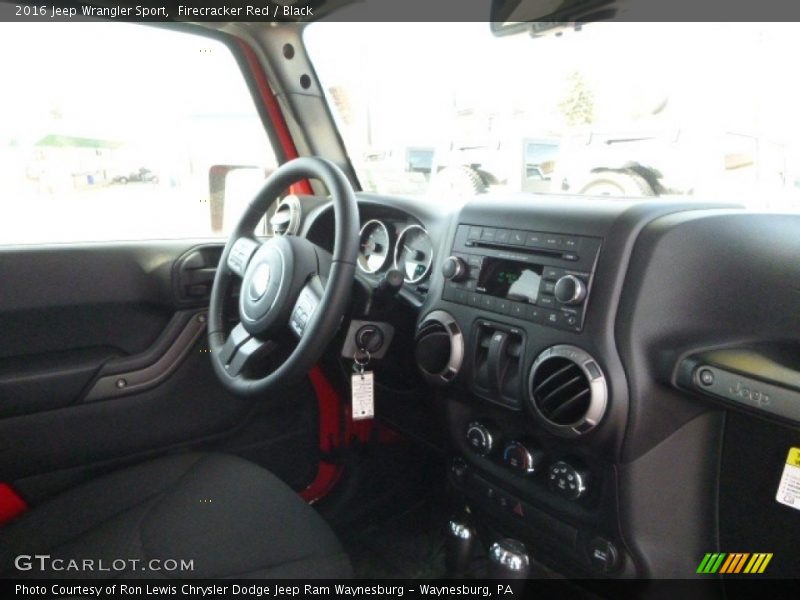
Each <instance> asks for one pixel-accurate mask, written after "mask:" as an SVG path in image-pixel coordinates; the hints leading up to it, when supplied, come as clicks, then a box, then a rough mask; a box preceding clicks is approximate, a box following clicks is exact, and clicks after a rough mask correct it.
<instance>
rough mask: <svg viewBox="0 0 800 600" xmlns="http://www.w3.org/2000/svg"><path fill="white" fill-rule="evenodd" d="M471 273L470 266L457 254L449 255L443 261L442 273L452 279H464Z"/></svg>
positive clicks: (446, 277)
mask: <svg viewBox="0 0 800 600" xmlns="http://www.w3.org/2000/svg"><path fill="white" fill-rule="evenodd" d="M468 274H469V267H467V263H465V262H464V260H463V259H461V258H458V257H457V256H448V257H447V258H446V259H445V260H444V262H443V263H442V275H444V278H445V279H449V280H450V281H463V280H464V279H466V278H467V275H468Z"/></svg>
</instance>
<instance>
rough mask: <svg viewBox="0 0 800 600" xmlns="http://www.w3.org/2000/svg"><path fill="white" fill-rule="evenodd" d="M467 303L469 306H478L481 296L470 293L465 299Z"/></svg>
mask: <svg viewBox="0 0 800 600" xmlns="http://www.w3.org/2000/svg"><path fill="white" fill-rule="evenodd" d="M467 302H468V304H469V305H470V306H480V305H481V294H477V293H475V292H472V293H471V294H469V296H468V298H467Z"/></svg>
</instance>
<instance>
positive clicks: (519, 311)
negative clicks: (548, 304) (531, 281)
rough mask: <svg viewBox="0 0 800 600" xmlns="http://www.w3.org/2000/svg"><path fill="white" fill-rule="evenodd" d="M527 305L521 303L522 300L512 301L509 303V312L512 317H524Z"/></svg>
mask: <svg viewBox="0 0 800 600" xmlns="http://www.w3.org/2000/svg"><path fill="white" fill-rule="evenodd" d="M527 308H528V305H527V304H523V303H522V302H512V303H511V312H510V313H509V314H510V315H511V316H512V317H517V318H518V319H524V318H525V314H526V312H527Z"/></svg>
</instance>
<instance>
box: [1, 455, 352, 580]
mask: <svg viewBox="0 0 800 600" xmlns="http://www.w3.org/2000/svg"><path fill="white" fill-rule="evenodd" d="M35 554H39V555H41V554H49V555H50V556H51V557H52V558H63V559H78V560H81V559H94V560H96V561H97V560H102V561H103V562H104V563H105V565H106V566H109V565H111V563H112V561H114V560H116V559H140V560H141V561H142V564H137V565H136V566H135V567H126V569H125V570H124V571H119V570H111V571H106V572H96V571H95V572H74V571H52V570H51V571H45V572H42V571H39V570H38V568H36V569H33V570H30V571H19V570H17V569H16V568H15V566H14V561H15V557H17V556H18V555H35ZM151 559H160V560H161V561H165V560H166V559H174V560H177V561H178V563H180V561H181V559H183V560H192V561H193V570H187V571H171V572H167V571H148V570H141V569H142V568H145V569H146V568H147V563H148V561H150V560H151ZM64 564H66V563H64ZM120 564H121V563H117V565H120ZM161 564H164V565H168V564H171V563H166V562H163V563H161ZM57 566H59V565H57ZM0 573H2V574H3V575H4V576H6V577H50V576H56V577H92V578H97V577H181V578H184V577H190V578H198V577H236V578H260V577H264V578H273V577H286V578H293V577H298V578H323V577H324V578H328V577H330V578H336V577H348V576H350V575H351V574H352V572H351V567H350V562H349V560H348V558H347V556H346V554H345V553H344V550H343V549H342V547H341V545H340V544H339V542H338V540H337V539H336V537H335V535H334V534H333V532H332V531H331V530H330V528H329V527H328V526H327V524H326V523H325V522H324V521H323V520H322V518H321V517H320V516H319V515H318V514H317V512H316V511H315V510H314V509H313V508H311V507H310V506H308V505H307V504H306V503H305V502H303V500H302V499H301V498H300V497H299V496H298V495H297V494H296V493H295V492H294V491H292V490H291V489H290V488H289V487H288V486H287V485H286V484H284V483H283V482H282V481H280V480H279V479H277V478H276V477H275V476H274V475H272V474H271V473H269V472H268V471H266V470H264V469H262V468H261V467H259V466H257V465H255V464H252V463H250V462H247V461H245V460H242V459H239V458H236V457H233V456H227V455H222V454H181V455H177V456H170V457H166V458H161V459H158V460H154V461H151V462H146V463H142V464H140V465H137V466H134V467H131V468H128V469H124V470H121V471H118V472H116V473H112V474H110V475H107V476H105V477H102V478H99V479H97V480H94V481H91V482H89V483H86V484H84V485H81V486H79V487H76V488H74V489H72V490H69V491H67V492H65V493H63V494H61V495H59V496H57V497H55V498H53V499H52V500H50V501H48V502H46V503H44V504H42V505H41V506H38V507H36V508H34V509H33V510H31V511H29V512H27V513H25V514H24V515H23V516H22V517H20V518H19V519H17V520H15V521H12V522H11V523H9V524H8V525H6V526H5V527H3V528H2V529H0Z"/></svg>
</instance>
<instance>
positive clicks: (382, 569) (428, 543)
mask: <svg viewBox="0 0 800 600" xmlns="http://www.w3.org/2000/svg"><path fill="white" fill-rule="evenodd" d="M445 518H446V515H445V512H444V509H443V507H442V506H439V504H438V503H436V502H431V501H430V500H425V501H423V502H421V503H420V504H419V505H417V506H415V507H413V508H411V509H410V510H408V511H406V512H405V513H403V514H400V515H397V516H396V517H394V518H391V519H389V520H386V521H383V522H379V523H374V524H372V525H371V526H367V527H365V528H363V529H360V530H358V531H353V532H352V533H351V534H350V535H345V537H344V539H343V540H342V541H343V543H344V545H345V547H346V548H347V549H348V552H349V554H350V559H351V561H352V563H353V569H354V571H355V574H356V577H360V578H403V579H405V578H408V579H431V578H439V577H444V576H445V567H444V551H445V536H444V523H445V522H446V520H445Z"/></svg>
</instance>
